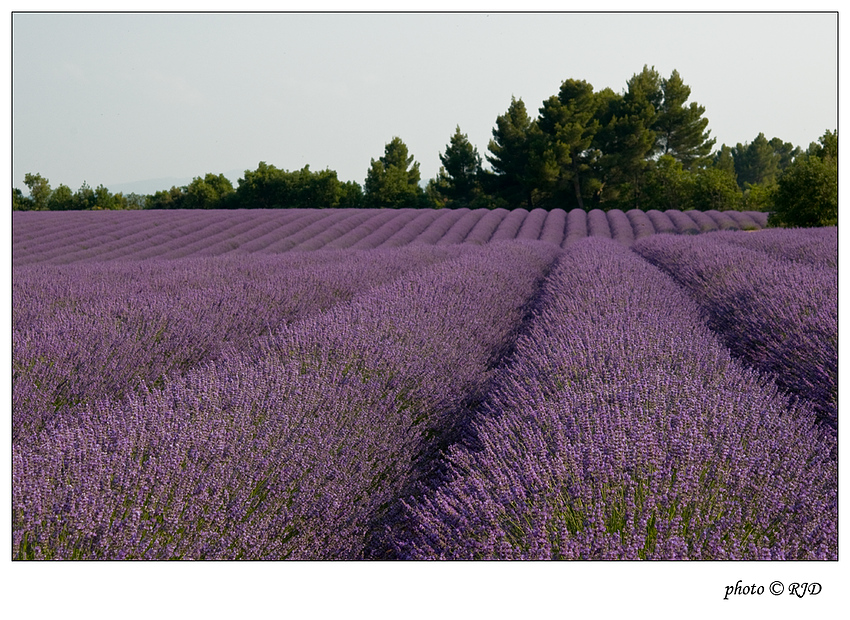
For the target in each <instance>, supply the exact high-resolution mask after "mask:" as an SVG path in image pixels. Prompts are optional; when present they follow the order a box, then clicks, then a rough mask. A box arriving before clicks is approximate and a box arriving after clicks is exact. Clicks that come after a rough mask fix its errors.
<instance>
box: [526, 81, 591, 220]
mask: <svg viewBox="0 0 850 620" xmlns="http://www.w3.org/2000/svg"><path fill="white" fill-rule="evenodd" d="M601 101H602V99H601V98H600V97H598V96H597V95H596V94H595V93H594V92H593V86H591V85H590V84H588V83H587V82H585V81H578V80H566V81H565V82H563V84H561V90H560V91H559V93H558V95H557V96H554V95H553V96H552V97H549V99H547V100H546V101H544V102H543V107H541V108H540V117H539V121H538V125H539V127H540V130H541V131H542V133H543V136H544V139H543V141H542V145H543V153H542V159H543V160H544V161H545V165H544V166H543V167H542V168H541V171H542V172H543V175H541V178H540V180H541V181H542V182H543V183H544V185H543V189H544V191H546V192H547V193H548V194H550V195H558V194H565V195H570V194H571V196H570V198H572V199H574V201H575V205H576V206H578V207H579V208H580V209H584V208H585V206H584V199H583V193H585V192H586V190H587V186H588V184H589V183H592V182H593V181H592V179H593V178H594V176H596V168H597V166H598V162H599V159H600V157H601V155H602V152H601V151H600V150H599V149H597V148H593V144H594V139H595V137H596V133H597V132H598V131H599V128H600V126H601V123H600V120H599V117H600V113H601V111H602V109H601V106H600V102H601ZM570 190H571V191H570ZM570 206H571V205H570Z"/></svg>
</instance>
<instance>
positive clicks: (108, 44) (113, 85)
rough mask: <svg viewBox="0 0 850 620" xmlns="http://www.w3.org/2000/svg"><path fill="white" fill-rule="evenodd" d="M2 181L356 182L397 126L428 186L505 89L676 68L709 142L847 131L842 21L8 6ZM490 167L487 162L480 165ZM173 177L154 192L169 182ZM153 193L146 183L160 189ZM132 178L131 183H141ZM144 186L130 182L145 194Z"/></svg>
mask: <svg viewBox="0 0 850 620" xmlns="http://www.w3.org/2000/svg"><path fill="white" fill-rule="evenodd" d="M11 22H12V63H11V64H12V76H11V78H12V79H11V84H12V97H11V99H12V185H13V187H18V188H20V189H22V190H24V191H25V192H26V187H25V186H24V184H23V179H24V175H25V174H26V173H28V172H32V173H36V172H37V173H39V174H41V175H42V176H43V177H46V178H48V179H49V180H50V183H51V186H52V187H54V188H55V187H57V186H58V185H59V184H65V185H67V186H69V187H70V188H71V189H72V190H76V189H78V188H79V187H80V186H81V185H82V183H83V182H86V183H88V185H89V186H91V187H97V186H98V185H101V184H102V185H105V186H106V187H107V188H110V189H112V190H113V191H117V189H120V188H121V187H122V186H127V185H126V184H130V183H134V182H138V181H146V180H152V179H153V180H159V181H158V182H159V183H160V185H159V186H155V187H154V188H153V189H150V190H147V191H145V190H142V191H141V192H140V193H153V191H155V189H167V187H170V185H168V184H167V180H171V181H181V182H184V183H185V182H188V181H189V180H191V179H192V178H194V177H196V176H203V175H205V174H206V173H210V172H212V173H215V174H219V173H224V174H225V175H226V176H228V177H229V178H231V180H232V181H233V183H234V186H236V185H237V182H238V178H239V177H240V176H241V175H242V173H243V172H244V171H245V170H246V169H248V170H255V169H256V168H257V166H258V164H259V162H261V161H264V162H266V163H268V164H271V165H274V166H276V167H278V168H282V169H285V170H297V169H300V168H302V167H303V166H305V165H309V166H310V168H311V170H314V171H316V170H322V169H325V168H329V169H331V170H335V171H336V172H337V174H338V176H339V178H340V180H343V181H356V182H358V183H361V184H362V183H363V181H364V179H365V177H366V172H367V170H368V168H369V166H370V162H371V160H372V159H377V158H379V157H380V156H381V155H383V152H384V147H385V145H386V144H387V143H388V142H389V141H390V140H391V139H392V138H393V137H394V136H398V137H400V138H401V139H402V140H403V141H404V142H405V144H406V145H407V146H408V149H409V151H410V153H411V154H412V155H413V156H414V157H415V159H416V161H418V162H419V164H420V170H421V175H422V180H423V182H425V181H427V179H429V178H432V177H434V176H435V175H436V174H437V172H438V170H439V167H440V160H439V155H440V153H444V152H445V149H446V146H447V145H448V143H449V140H450V138H451V136H452V134H453V133H454V131H455V128H456V127H457V126H459V127H460V129H461V132H463V133H464V134H466V135H467V136H468V138H469V140H470V142H471V143H472V144H473V145H474V146H475V147H476V148H477V149H478V152H479V154H480V155H481V156H482V159H484V158H485V157H486V155H487V153H488V151H487V145H488V142H489V140H490V139H491V138H492V130H493V128H494V127H495V121H496V117H497V116H499V115H500V114H503V113H505V111H506V110H507V108H508V106H509V105H510V102H511V97H512V96H513V97H517V98H521V99H522V100H523V101H524V102H525V104H526V107H527V109H528V111H529V113H530V114H531V115H532V116H536V115H537V113H538V110H539V108H540V106H541V105H542V103H543V100H544V99H546V98H548V97H549V96H551V95H555V94H557V93H558V90H559V88H560V85H561V83H562V82H563V81H564V80H566V79H570V78H573V79H579V80H586V81H587V82H589V83H590V84H592V85H593V87H594V89H595V90H601V89H603V88H606V87H608V88H611V89H613V90H614V91H616V92H622V91H624V90H625V88H626V83H627V80H628V79H629V78H630V77H631V76H633V75H634V74H636V73H639V72H640V71H641V70H642V69H643V67H644V65H647V66H650V67H654V68H655V69H656V70H657V71H658V72H659V73H660V74H661V76H662V77H669V76H670V74H671V72H672V71H673V70H674V69H676V70H678V72H679V74H680V75H681V77H682V79H683V80H684V82H685V84H687V85H688V86H690V88H691V98H690V100H689V102H691V101H695V102H697V103H699V104H700V105H702V106H705V117H706V118H708V119H709V124H708V129H709V130H710V131H711V136H712V137H714V138H715V139H716V140H717V142H716V145H715V148H717V147H719V146H720V145H721V144H724V143H725V144H728V145H730V146H734V145H735V144H737V143H739V142H740V143H746V142H751V141H752V140H753V139H754V138H755V137H756V136H757V135H758V134H759V133H760V132H761V133H764V134H765V136H766V137H767V138H768V139H770V138H773V137H779V138H781V139H782V140H783V141H786V142H791V143H793V144H794V145H796V146H800V147H802V148H806V147H807V146H808V145H809V144H810V143H811V142H814V141H817V139H818V138H819V137H820V136H821V135H823V133H824V132H825V131H826V130H827V129H830V130H833V129H836V128H837V124H838V120H837V117H838V108H837V99H838V68H837V67H838V29H837V25H838V18H837V15H836V13H654V12H653V13H650V12H643V13H570V12H563V13H505V12H502V13H483V12H479V13H404V14H399V13H395V14H380V13H347V14H343V13H330V14H328V13H325V14H317V13H312V14H310V13H308V14H303V13H241V14H240V13H189V14H177V13H171V14H163V13H133V14H127V13H124V14H115V13H112V14H108V13H107V14H98V13H70V14H69V13H65V14H62V13H58V14H57V13H15V14H13V15H12V20H11ZM485 164H486V159H485ZM163 184H164V185H163ZM154 185H156V182H154ZM134 187H137V186H134ZM138 187H141V186H138Z"/></svg>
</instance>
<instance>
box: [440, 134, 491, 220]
mask: <svg viewBox="0 0 850 620" xmlns="http://www.w3.org/2000/svg"><path fill="white" fill-rule="evenodd" d="M440 162H441V163H442V164H443V165H442V166H441V167H440V171H439V173H438V174H437V179H436V181H435V187H436V188H437V189H438V191H439V193H440V194H441V195H443V196H444V197H445V198H446V199H447V204H448V205H449V206H451V207H454V208H458V207H468V206H470V205H472V204H474V203H475V201H476V199H478V198H479V197H480V195H481V193H482V187H481V174H482V170H481V156H480V155H479V154H478V149H476V148H475V147H474V146H472V144H470V142H469V138H468V137H467V135H466V134H464V133H461V131H460V125H458V126H457V127H456V128H455V132H454V135H452V137H451V140H450V142H449V144H447V145H446V151H445V153H441V154H440Z"/></svg>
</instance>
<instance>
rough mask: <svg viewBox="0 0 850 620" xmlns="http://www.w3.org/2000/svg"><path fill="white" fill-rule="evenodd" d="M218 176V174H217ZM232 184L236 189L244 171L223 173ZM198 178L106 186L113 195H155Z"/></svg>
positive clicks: (154, 180) (162, 179)
mask: <svg viewBox="0 0 850 620" xmlns="http://www.w3.org/2000/svg"><path fill="white" fill-rule="evenodd" d="M216 174H218V173H216ZM223 174H224V176H226V177H227V178H228V179H230V182H231V183H233V188H234V189H236V187H238V185H239V179H240V178H242V175H244V174H245V171H244V170H229V171H227V172H224V173H223ZM197 176H203V175H201V174H196V175H195V176H193V177H161V178H159V179H144V180H142V181H129V182H127V183H115V184H112V185H106V188H107V189H108V190H109V191H110V192H112V193H113V194H118V193H121V194H124V195H127V194H142V195H146V194H155V193H156V192H160V191H164V190H168V189H171V188H172V187H181V186H183V185H188V184H189V183H191V182H192V179H194V178H195V177H197Z"/></svg>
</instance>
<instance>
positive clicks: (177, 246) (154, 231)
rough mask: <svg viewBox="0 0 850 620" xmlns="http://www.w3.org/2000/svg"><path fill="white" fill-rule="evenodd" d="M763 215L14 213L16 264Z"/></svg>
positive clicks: (658, 228) (644, 230) (613, 232)
mask: <svg viewBox="0 0 850 620" xmlns="http://www.w3.org/2000/svg"><path fill="white" fill-rule="evenodd" d="M766 223H767V214H766V213H759V212H735V211H728V212H719V211H706V212H701V211H684V212H683V211H676V210H668V211H665V212H661V211H648V212H643V211H640V210H637V209H633V210H631V211H627V212H623V211H619V210H612V211H608V212H605V211H602V210H599V209H594V210H591V211H589V212H585V211H583V210H580V209H574V210H572V211H569V212H567V211H564V210H563V209H554V210H552V211H544V210H542V209H534V210H532V211H530V212H529V211H527V210H526V209H514V210H511V211H508V210H506V209H495V210H492V211H491V210H488V209H474V210H470V209H441V210H418V209H400V210H394V209H389V210H387V209H364V210H345V209H292V210H288V209H286V210H237V211H179V210H178V211H130V212H85V211H82V212H71V213H58V212H46V213H36V212H15V213H14V214H13V227H12V243H13V264H14V265H26V264H33V263H53V264H63V263H71V262H80V261H102V260H111V259H115V258H128V259H133V260H139V259H146V258H152V257H155V258H183V257H191V256H214V255H221V254H228V253H264V254H277V253H281V252H287V251H292V250H294V251H307V250H317V249H373V248H393V247H400V246H404V245H409V244H427V245H452V244H460V243H466V244H483V243H488V242H491V241H504V240H510V239H520V240H528V241H536V240H540V241H547V242H549V243H554V244H555V245H559V246H562V247H566V246H568V245H570V244H571V243H574V242H575V241H576V240H578V239H582V238H584V237H588V236H600V237H606V238H612V239H615V240H617V241H620V242H621V243H624V244H626V245H630V244H632V243H633V242H634V241H635V240H637V239H640V238H642V237H645V236H648V235H653V234H656V233H666V232H669V233H679V234H697V233H701V232H711V231H735V230H759V229H762V228H764V227H765V226H766Z"/></svg>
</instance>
